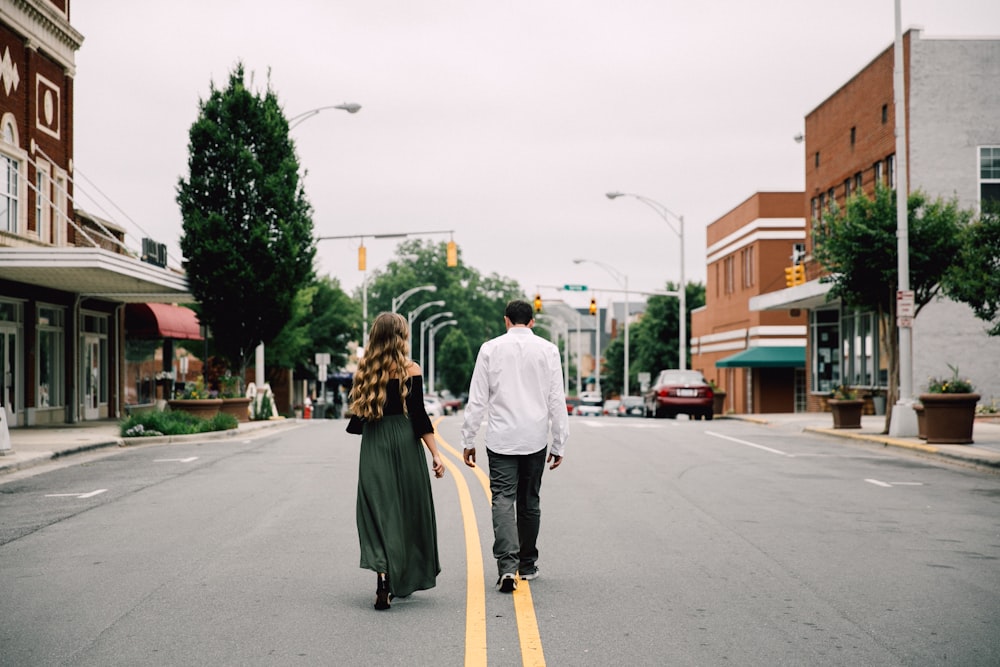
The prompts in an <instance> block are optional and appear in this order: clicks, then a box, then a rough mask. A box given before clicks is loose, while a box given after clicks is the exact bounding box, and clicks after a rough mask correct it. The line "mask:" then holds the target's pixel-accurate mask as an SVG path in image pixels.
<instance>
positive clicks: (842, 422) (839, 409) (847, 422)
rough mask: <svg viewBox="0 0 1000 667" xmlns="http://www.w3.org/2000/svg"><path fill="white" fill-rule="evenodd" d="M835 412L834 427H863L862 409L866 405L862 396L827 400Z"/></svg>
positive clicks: (831, 409) (831, 410)
mask: <svg viewBox="0 0 1000 667" xmlns="http://www.w3.org/2000/svg"><path fill="white" fill-rule="evenodd" d="M827 404H828V405H829V406H830V412H832V413H833V428H861V411H862V410H863V409H864V407H865V401H864V399H862V398H854V399H844V400H841V399H836V398H831V399H828V400H827Z"/></svg>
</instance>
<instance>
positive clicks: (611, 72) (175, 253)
mask: <svg viewBox="0 0 1000 667" xmlns="http://www.w3.org/2000/svg"><path fill="white" fill-rule="evenodd" d="M893 7H894V3H893V0H841V1H840V2H837V3H833V4H831V3H827V2H819V1H818V0H812V1H811V0H759V1H758V2H747V1H746V0H716V1H714V2H701V1H695V0H687V1H686V2H677V1H673V0H577V1H575V2H571V1H569V0H531V1H525V0H513V1H507V2H496V1H493V2H486V1H484V0H357V1H344V0H314V1H307V0H285V1H284V2H282V3H275V2H273V1H272V2H261V1H259V0H238V1H237V0H211V1H210V2H205V1H204V0H172V1H171V2H169V3H162V2H161V3H146V2H126V1H122V0H118V1H115V0H77V1H75V2H73V3H72V5H71V12H72V14H71V20H72V24H73V25H74V27H76V28H77V29H78V30H79V31H80V32H82V33H83V35H84V37H85V41H84V44H83V46H82V48H81V49H80V50H79V52H78V54H77V76H76V80H75V102H76V109H75V131H74V136H75V152H76V155H75V166H76V169H77V171H78V174H77V175H78V178H77V197H78V202H77V204H78V205H79V206H82V207H83V208H85V209H87V210H90V211H91V212H93V213H96V214H97V215H102V216H105V217H110V218H111V219H112V220H114V221H115V222H117V223H119V224H120V225H122V226H123V227H125V228H126V229H127V230H128V232H129V233H130V234H131V235H132V238H131V241H132V245H133V246H134V247H138V243H139V239H140V238H141V237H142V236H146V235H149V236H152V237H155V238H157V239H158V240H160V241H162V242H165V243H167V244H168V247H169V249H170V253H171V256H172V258H173V259H174V260H176V259H178V257H179V253H180V251H179V249H178V239H179V238H180V236H181V219H180V214H179V212H178V208H177V204H176V202H175V199H174V198H175V193H176V185H177V182H178V179H179V178H180V177H181V176H185V175H186V174H187V141H188V130H189V128H190V126H191V123H192V122H194V120H195V119H196V117H197V113H198V101H199V100H200V99H202V98H204V97H206V96H207V95H208V92H209V84H210V82H212V81H214V82H216V84H217V85H220V86H221V85H224V83H225V80H226V78H227V76H228V73H229V72H230V70H231V69H232V67H233V65H234V64H235V63H236V62H237V61H238V60H242V61H243V62H244V64H245V66H246V69H247V70H248V71H250V72H254V73H255V81H256V82H257V84H258V86H263V85H264V84H265V80H266V78H267V76H268V72H269V71H270V79H271V85H272V87H273V89H274V90H275V91H276V92H277V94H278V96H279V99H280V100H281V102H282V105H283V107H284V109H285V114H286V116H288V117H292V116H295V115H296V114H299V113H301V112H304V111H307V110H309V109H313V108H316V107H320V106H326V105H332V104H338V103H342V102H347V101H349V102H357V103H359V104H361V105H362V106H363V109H362V110H361V111H360V112H359V113H357V114H354V115H349V114H347V113H345V112H343V111H335V110H330V111H325V112H323V113H321V114H319V115H317V116H315V117H313V118H311V119H309V120H307V121H305V122H303V123H302V124H301V125H300V126H298V127H297V128H295V129H294V130H293V137H294V139H295V141H296V143H297V146H298V152H299V157H300V161H301V163H302V166H303V169H304V170H306V171H307V176H306V180H305V186H306V192H307V196H308V198H309V200H310V202H311V203H312V205H313V207H314V223H315V230H316V234H317V235H342V234H355V233H356V234H378V233H399V232H419V231H428V230H442V229H453V230H455V240H456V241H457V242H458V244H459V246H460V248H461V252H462V256H463V260H464V261H465V262H466V263H467V264H469V265H471V266H473V267H474V268H476V269H477V270H479V271H480V272H481V273H484V274H489V273H498V274H501V275H504V276H508V277H510V278H513V279H515V280H517V281H518V282H519V283H520V284H521V286H522V287H523V288H524V289H525V291H526V292H528V293H529V294H531V293H533V292H534V291H535V289H536V286H537V285H562V284H565V283H578V284H587V285H590V286H592V287H607V288H612V287H615V286H616V283H615V281H614V280H613V279H612V277H611V276H610V275H609V274H608V272H606V271H605V270H604V269H602V268H600V267H599V266H596V265H593V264H590V265H575V264H574V263H573V262H572V260H573V258H575V257H581V258H587V259H593V260H599V261H601V262H604V263H606V264H607V265H609V266H611V267H613V268H615V269H616V270H618V271H620V272H622V273H624V274H626V275H627V276H628V280H629V285H630V288H631V289H633V290H657V289H663V286H664V284H665V283H666V281H668V280H675V281H676V280H678V279H679V277H680V273H679V269H678V255H679V248H678V245H679V244H678V239H677V237H676V235H675V234H674V233H673V232H671V231H670V230H669V229H668V228H667V226H666V224H665V223H664V222H663V221H662V220H661V219H660V218H659V217H657V216H656V214H655V213H654V212H653V211H652V210H650V209H649V208H647V207H645V206H644V205H643V204H641V203H640V202H638V201H636V200H634V199H618V200H615V201H613V202H612V201H609V200H608V199H606V198H605V197H604V193H605V192H607V191H609V190H622V191H626V192H633V193H637V194H641V195H644V196H646V197H649V198H651V199H654V200H657V201H659V202H661V203H663V204H664V205H665V206H667V207H668V208H669V209H670V210H672V211H673V212H675V213H677V214H681V215H683V216H684V218H685V222H686V237H687V238H686V243H685V247H686V251H685V257H686V273H687V278H688V280H692V281H704V279H705V233H704V232H705V227H706V226H707V225H708V224H709V223H711V222H712V221H714V220H716V219H717V218H719V217H720V216H722V215H723V214H725V213H726V212H727V211H728V210H730V209H732V208H733V207H735V206H736V205H738V204H739V203H740V202H742V201H743V200H745V199H746V198H747V197H749V196H750V195H752V194H753V193H754V192H757V191H768V190H772V191H773V190H801V189H802V187H803V185H804V180H805V179H804V158H803V148H802V145H801V144H797V143H795V142H794V141H793V136H794V135H795V134H797V133H798V132H801V131H802V129H803V119H804V117H805V115H806V114H807V113H809V112H810V111H811V110H812V109H814V108H815V107H816V106H818V105H819V104H820V103H821V102H822V101H823V100H824V99H825V98H826V97H828V96H829V95H830V94H832V93H833V92H834V91H835V90H836V89H837V88H839V87H840V86H841V85H843V84H844V83H845V82H846V81H847V80H848V79H849V78H850V77H851V76H853V75H854V74H855V73H857V72H858V71H859V70H860V69H861V68H863V67H864V66H865V65H866V64H867V63H868V62H869V61H871V60H872V59H873V58H875V56H876V55H878V53H880V52H881V51H882V50H883V49H885V48H886V47H888V46H889V45H890V44H891V43H892V40H893V31H894V18H893V16H894V14H893ZM902 22H903V28H904V30H905V29H906V28H908V27H913V26H919V27H922V28H923V29H924V38H933V37H983V36H990V37H998V36H1000V2H997V1H996V0H949V1H948V2H944V1H943V0H902ZM996 83H997V82H993V84H996ZM84 177H85V178H84ZM88 180H89V181H91V182H93V184H94V185H90V184H89V183H88ZM98 188H99V190H100V191H101V192H103V193H104V194H105V195H107V197H108V198H109V199H110V201H111V202H113V205H112V204H111V203H109V201H108V200H107V199H104V198H103V197H101V196H100V195H99V194H98V193H97V189H98ZM113 206H117V207H119V208H120V209H121V210H122V211H124V213H122V212H120V211H118V210H116V209H115V208H113ZM133 223H134V224H133ZM438 238H439V239H440V240H446V238H445V237H438ZM396 243H397V241H393V240H367V241H366V245H367V246H368V267H369V269H370V270H371V269H374V268H377V267H378V266H379V265H380V264H382V263H383V262H384V261H386V260H388V259H389V258H391V257H392V255H393V251H394V249H395V246H396ZM357 246H358V241H356V240H350V241H322V242H320V244H319V251H318V258H319V265H318V269H319V272H320V273H321V274H331V275H333V276H335V277H337V278H339V279H340V281H341V283H342V284H343V286H344V288H345V289H347V290H348V291H352V290H353V289H354V288H355V287H357V286H358V285H360V283H361V279H362V274H361V272H359V271H358V270H357V265H356V248H357ZM542 292H543V295H545V296H546V297H551V298H555V297H562V298H566V299H567V300H568V301H570V302H571V303H573V304H574V305H583V303H584V301H585V300H586V298H587V297H585V296H584V295H577V296H576V299H575V301H574V299H573V298H572V297H573V295H570V294H567V293H565V292H563V293H561V294H560V293H557V292H555V291H553V290H549V289H544V288H543V290H542ZM605 298H606V297H605Z"/></svg>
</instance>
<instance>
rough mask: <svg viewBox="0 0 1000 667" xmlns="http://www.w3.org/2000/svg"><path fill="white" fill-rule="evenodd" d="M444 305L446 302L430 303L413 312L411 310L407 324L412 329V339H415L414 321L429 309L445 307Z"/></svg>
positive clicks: (418, 307)
mask: <svg viewBox="0 0 1000 667" xmlns="http://www.w3.org/2000/svg"><path fill="white" fill-rule="evenodd" d="M443 305H444V301H428V302H427V303H422V304H420V305H419V306H417V307H416V308H414V309H413V310H411V311H410V312H409V313H408V314H407V315H406V323H407V325H409V327H410V337H411V338H412V337H413V320H415V319H417V316H418V315H420V313H422V312H424V311H425V310H427V309H428V308H432V307H434V306H443Z"/></svg>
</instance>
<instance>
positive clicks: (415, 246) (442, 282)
mask: <svg viewBox="0 0 1000 667" xmlns="http://www.w3.org/2000/svg"><path fill="white" fill-rule="evenodd" d="M396 257H397V258H396V259H394V260H392V261H391V262H389V264H388V265H387V266H386V267H385V268H384V269H380V270H377V271H374V272H373V273H372V274H371V275H370V276H369V279H368V321H369V325H370V323H371V321H372V320H374V319H375V316H376V315H377V314H378V313H380V312H384V311H388V310H390V309H391V308H392V300H393V298H394V297H397V296H399V295H400V294H402V293H403V292H405V291H407V290H409V289H412V288H414V287H417V286H418V285H434V286H436V288H437V290H436V291H435V292H429V291H428V292H417V293H416V294H414V295H413V296H411V297H410V298H408V299H407V300H406V301H405V302H403V304H402V306H401V307H400V308H399V313H400V314H401V315H403V316H404V317H405V316H406V315H407V314H408V313H409V312H410V311H413V310H415V309H416V308H417V307H418V306H420V305H421V304H423V303H426V302H428V301H444V302H445V305H444V306H443V307H437V308H428V309H426V310H424V311H423V312H422V313H420V315H419V317H417V319H416V320H415V321H414V330H415V331H414V335H412V336H411V339H412V341H413V348H414V349H413V350H412V353H413V354H415V355H416V354H418V352H419V347H420V341H419V340H418V338H419V336H420V326H419V323H420V322H421V321H422V320H423V319H425V318H427V317H430V316H432V315H434V314H435V313H439V312H446V311H451V312H452V313H454V316H453V317H452V318H449V319H455V320H457V321H458V324H457V325H456V327H455V328H456V329H457V330H460V331H461V332H462V333H464V334H465V336H466V339H467V340H468V342H469V346H470V349H471V350H472V351H473V358H474V357H475V355H476V354H477V353H478V351H479V346H480V345H482V344H483V343H484V342H485V341H487V340H489V339H490V338H493V337H494V336H499V335H500V334H502V333H503V332H504V324H503V311H504V307H506V305H507V302H508V301H510V300H511V299H515V298H522V299H523V298H525V296H524V292H523V290H522V289H521V287H520V286H519V285H518V284H517V283H516V282H515V281H514V280H512V279H510V278H505V277H502V276H499V275H497V274H495V273H494V274H490V275H488V276H483V275H481V274H480V273H479V272H478V271H476V270H475V269H473V268H472V267H470V266H467V265H466V264H465V263H464V262H462V253H461V248H459V252H458V265H457V266H454V267H449V266H447V263H446V244H445V243H443V242H434V241H428V240H421V239H413V240H407V241H404V242H402V243H400V244H399V246H397V248H396ZM358 298H359V299H360V295H358ZM450 333H451V332H449V335H450ZM425 345H426V343H425ZM435 361H436V359H435ZM438 369H439V371H443V370H444V366H442V365H441V364H438Z"/></svg>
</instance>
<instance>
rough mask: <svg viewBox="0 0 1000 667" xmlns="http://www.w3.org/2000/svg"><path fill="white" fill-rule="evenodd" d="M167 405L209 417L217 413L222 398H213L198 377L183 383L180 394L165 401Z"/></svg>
mask: <svg viewBox="0 0 1000 667" xmlns="http://www.w3.org/2000/svg"><path fill="white" fill-rule="evenodd" d="M167 405H168V406H170V409H171V410H182V411H184V412H190V413H191V414H193V415H194V416H196V417H199V418H201V419H211V418H212V417H214V416H215V415H217V414H218V413H219V407H220V406H221V405H222V399H221V398H213V397H212V395H211V393H210V392H209V391H208V389H206V388H205V381H204V380H203V379H202V378H200V377H199V378H198V379H197V380H195V381H194V382H188V383H185V385H184V390H183V391H182V392H181V394H180V396H178V397H177V398H175V399H173V400H170V401H167Z"/></svg>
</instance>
